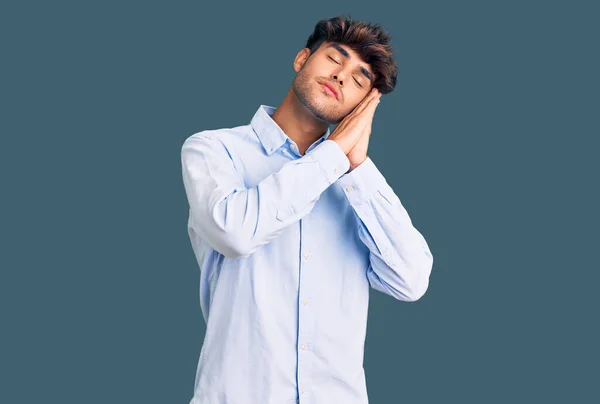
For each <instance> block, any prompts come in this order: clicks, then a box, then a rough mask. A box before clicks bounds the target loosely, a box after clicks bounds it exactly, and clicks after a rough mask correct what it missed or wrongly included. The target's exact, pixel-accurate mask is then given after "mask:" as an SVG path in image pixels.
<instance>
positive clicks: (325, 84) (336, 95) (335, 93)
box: [321, 83, 338, 99]
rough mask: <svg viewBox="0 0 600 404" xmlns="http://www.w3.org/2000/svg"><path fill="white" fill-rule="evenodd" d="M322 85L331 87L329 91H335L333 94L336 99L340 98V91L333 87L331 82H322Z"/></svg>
mask: <svg viewBox="0 0 600 404" xmlns="http://www.w3.org/2000/svg"><path fill="white" fill-rule="evenodd" d="M321 85H322V86H323V87H326V88H327V89H329V91H331V92H332V93H333V94H332V95H333V96H334V97H335V99H337V98H338V93H337V91H336V89H335V88H333V86H332V85H331V84H329V83H321Z"/></svg>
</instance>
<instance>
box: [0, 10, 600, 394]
mask: <svg viewBox="0 0 600 404" xmlns="http://www.w3.org/2000/svg"><path fill="white" fill-rule="evenodd" d="M598 12H599V7H598V2H592V1H587V2H584V1H569V2H567V1H563V2H558V1H537V2H534V1H497V2H490V1H485V2H484V1H453V2H449V1H422V2H417V1H410V2H409V1H396V2H387V1H385V2H384V1H372V2H369V3H366V2H357V1H343V2H342V1H337V2H333V1H332V2H328V3H324V2H311V1H304V2H294V3H291V2H290V3H284V2H268V3H267V2H265V3H259V2H247V3H242V2H240V3H238V4H235V3H228V2H208V3H205V2H200V1H170V2H157V1H119V2H109V1H104V2H90V1H79V2H77V1H55V2H20V3H18V2H12V4H10V5H8V4H3V5H2V9H1V11H0V34H1V35H0V43H1V44H2V57H1V65H0V68H1V80H2V83H1V87H0V100H1V101H0V102H1V104H0V107H1V111H2V113H1V115H2V118H1V119H0V121H1V122H0V125H1V127H0V128H1V137H0V139H1V140H0V142H1V144H0V173H1V174H0V175H1V176H2V193H1V201H2V202H1V203H2V205H1V210H0V215H1V217H0V219H1V221H0V228H1V230H0V236H1V240H0V241H1V243H0V245H1V247H0V248H1V250H0V269H1V272H0V274H1V275H0V276H1V279H0V299H1V301H0V303H1V305H0V307H1V308H0V310H1V319H2V320H1V329H0V338H1V341H0V350H1V351H0V372H1V374H0V377H1V379H0V380H1V388H0V402H1V403H7V404H16V403H31V402H44V403H46V402H47V403H50V402H52V403H65V404H66V403H87V404H92V403H102V404H106V403H182V404H186V403H188V402H189V400H190V399H191V396H192V393H193V392H192V389H193V382H194V376H195V371H196V363H197V360H198V355H199V352H200V347H201V344H202V341H203V336H204V331H205V325H204V322H203V319H202V315H201V312H200V306H199V300H198V282H199V269H198V265H197V263H196V261H195V258H194V255H193V251H192V248H191V245H190V242H189V239H188V235H187V231H186V223H187V217H188V204H187V200H186V196H185V193H184V189H183V183H182V179H181V166H180V164H181V163H180V150H181V145H182V143H183V141H184V140H185V139H186V138H187V137H188V136H190V135H192V134H193V133H195V132H199V131H201V130H204V129H211V128H223V127H233V126H238V125H245V124H248V123H249V122H250V119H251V118H252V116H253V114H254V112H255V111H256V109H257V108H258V106H259V105H260V104H268V105H273V106H278V105H279V103H280V102H281V100H282V99H283V97H284V95H285V93H286V92H287V90H288V89H289V87H290V85H291V81H292V79H293V77H294V75H295V72H294V70H293V67H292V62H293V58H294V57H295V55H296V53H297V52H298V51H299V50H300V49H302V47H303V46H304V43H305V41H306V39H307V37H308V36H309V35H310V33H311V32H312V29H313V28H314V25H315V24H316V22H317V21H318V20H320V19H325V18H331V17H333V16H336V15H340V14H344V13H348V14H350V15H351V16H352V17H354V18H355V19H359V20H366V21H371V22H377V23H380V24H381V25H382V26H383V27H384V28H386V29H387V30H388V31H389V32H390V33H391V34H392V44H393V46H394V48H395V52H396V60H397V62H398V67H399V76H398V85H397V87H396V90H395V91H394V92H393V93H391V94H389V95H386V96H383V98H382V101H381V104H380V105H379V107H378V111H377V113H376V116H375V121H374V123H373V132H372V136H371V144H370V148H369V155H370V157H371V158H372V159H373V161H374V162H375V163H376V165H377V166H378V167H379V169H380V170H381V171H382V172H383V174H384V175H385V177H386V178H387V180H388V182H389V183H390V184H391V185H392V187H393V188H394V190H395V191H396V193H397V195H398V196H399V197H400V199H401V201H402V202H403V204H404V206H405V208H406V209H407V211H408V212H409V214H410V216H411V219H412V221H413V223H414V225H415V226H416V227H417V229H419V230H420V231H421V232H422V234H423V235H424V236H425V238H426V240H427V241H428V243H429V245H430V248H431V251H432V253H433V256H434V268H433V272H432V275H431V279H430V286H429V290H428V291H427V293H426V294H425V296H424V297H423V298H422V299H421V300H419V301H417V302H414V303H402V302H399V301H395V300H394V299H393V298H391V297H389V296H386V295H383V294H381V293H379V292H376V291H372V293H371V303H370V306H369V311H370V314H369V323H368V330H367V341H366V348H365V369H366V374H367V387H368V392H369V397H370V402H371V403H373V404H387V403H391V404H395V403H410V404H425V403H427V404H429V403H435V404H437V403H445V402H456V403H461V404H467V403H474V404H481V403H542V402H543V403H591V402H600V400H599V398H598V396H599V393H598V389H597V387H594V386H595V385H597V382H598V376H599V373H598V359H599V355H598V353H599V352H598V341H599V340H600V339H599V332H598V308H599V305H598V281H599V276H598V272H599V269H600V268H599V265H598V262H597V251H598V241H599V237H598V230H597V229H598V227H597V224H598V202H599V201H598V173H599V172H600V171H599V170H598V140H597V139H598V135H599V134H600V131H599V127H598V126H599V125H598V117H599V112H600V108H599V98H598V94H599V91H598V90H599V86H598V72H599V71H600V68H599V63H598V62H599V52H598V49H599V47H598V38H599V37H600V36H599V33H598V15H599V13H598ZM594 184H595V185H594ZM332 404H334V403H332Z"/></svg>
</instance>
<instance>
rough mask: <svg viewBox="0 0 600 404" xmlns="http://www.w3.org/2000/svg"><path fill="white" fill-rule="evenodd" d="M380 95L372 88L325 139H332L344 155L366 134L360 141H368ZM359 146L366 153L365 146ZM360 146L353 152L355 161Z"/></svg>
mask: <svg viewBox="0 0 600 404" xmlns="http://www.w3.org/2000/svg"><path fill="white" fill-rule="evenodd" d="M380 97H381V94H380V93H379V90H377V89H376V88H374V89H372V90H371V92H370V93H369V94H367V95H366V96H365V98H363V100H362V101H361V102H360V103H359V104H358V105H357V106H356V107H354V110H352V112H350V113H349V114H348V115H346V117H345V118H344V119H342V121H341V122H340V123H339V124H338V126H336V128H335V129H334V130H333V132H331V134H330V135H329V137H328V138H327V139H330V140H334V141H335V142H336V143H337V144H338V145H339V146H340V147H341V148H342V150H343V151H344V154H346V155H348V153H350V151H351V150H352V148H353V147H354V146H355V145H356V144H357V143H358V142H359V140H360V139H361V138H363V137H364V136H366V137H367V139H363V140H361V141H365V142H368V140H369V139H368V137H369V136H370V134H371V123H372V121H373V115H374V114H375V108H376V107H377V104H379V98H380ZM361 148H362V149H364V150H365V151H364V153H365V154H366V146H361ZM361 148H359V149H358V151H357V152H355V153H354V156H353V158H354V159H355V161H356V160H360V155H361V152H360V150H361ZM357 155H358V156H357ZM365 158H366V157H365ZM348 159H350V157H348ZM350 164H351V165H352V160H351V161H350Z"/></svg>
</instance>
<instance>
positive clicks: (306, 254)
mask: <svg viewBox="0 0 600 404" xmlns="http://www.w3.org/2000/svg"><path fill="white" fill-rule="evenodd" d="M310 257H312V255H311V253H309V252H307V253H304V258H306V259H307V260H308V259H310Z"/></svg>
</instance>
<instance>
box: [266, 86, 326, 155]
mask: <svg viewBox="0 0 600 404" xmlns="http://www.w3.org/2000/svg"><path fill="white" fill-rule="evenodd" d="M271 118H272V119H273V121H275V122H276V123H277V125H279V127H280V128H281V130H283V131H284V132H285V134H286V135H288V136H289V137H290V139H292V140H293V141H294V142H295V143H296V144H297V145H298V149H299V152H300V154H302V155H303V154H304V153H305V152H306V149H308V148H309V147H310V145H311V144H313V143H314V142H315V141H316V140H317V139H319V138H320V137H321V136H323V135H324V134H325V132H326V131H327V128H328V127H329V124H328V123H327V122H324V121H322V120H320V119H317V118H315V117H314V115H312V114H311V113H310V111H309V110H308V109H306V107H305V106H304V105H302V104H300V102H298V99H297V98H296V96H295V94H294V91H293V89H292V88H290V90H289V91H288V93H287V94H286V96H285V98H284V99H283V102H282V103H281V105H279V107H277V109H276V110H275V112H273V115H272V116H271Z"/></svg>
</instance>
